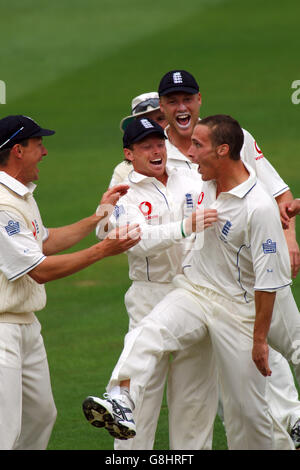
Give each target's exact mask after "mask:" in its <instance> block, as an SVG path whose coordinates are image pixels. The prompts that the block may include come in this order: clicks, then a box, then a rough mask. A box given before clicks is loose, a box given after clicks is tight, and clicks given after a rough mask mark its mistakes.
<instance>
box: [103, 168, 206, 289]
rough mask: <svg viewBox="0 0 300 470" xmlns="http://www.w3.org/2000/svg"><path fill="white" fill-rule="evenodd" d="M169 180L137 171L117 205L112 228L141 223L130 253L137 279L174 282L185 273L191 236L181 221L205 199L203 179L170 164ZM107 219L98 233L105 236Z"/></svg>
mask: <svg viewBox="0 0 300 470" xmlns="http://www.w3.org/2000/svg"><path fill="white" fill-rule="evenodd" d="M167 172H168V175H169V177H168V182H167V185H166V186H165V185H163V184H162V183H161V182H159V181H158V180H157V179H156V178H152V177H147V176H144V175H141V174H139V173H137V172H135V171H132V172H131V173H130V174H129V178H128V184H129V185H130V189H129V190H128V193H127V194H126V195H125V196H123V197H122V198H121V199H120V200H119V202H118V204H117V205H116V207H115V210H114V213H113V215H112V216H111V217H110V224H109V230H111V229H112V228H113V227H115V226H117V225H118V226H122V225H126V224H127V223H130V224H132V223H138V224H139V225H140V228H141V230H142V235H141V237H142V239H141V241H140V242H139V243H138V244H137V245H136V246H134V247H133V248H131V249H130V250H129V251H128V252H127V254H128V262H129V277H130V279H131V280H133V281H153V282H171V281H172V279H173V277H174V276H175V275H176V274H178V273H180V272H182V268H181V266H182V257H183V255H184V254H185V253H186V252H185V249H188V248H187V246H188V241H189V239H188V238H187V239H183V236H182V232H181V221H182V220H183V218H185V217H188V216H189V215H190V214H191V213H192V212H193V211H194V210H195V208H196V206H197V204H198V200H199V198H200V200H201V192H202V179H201V178H199V176H200V175H199V174H198V173H196V172H194V171H190V170H189V169H187V170H186V169H184V168H180V169H178V168H172V169H170V168H169V167H167ZM104 226H105V222H104V221H102V222H101V223H99V224H98V226H97V229H96V235H97V237H98V238H100V239H102V238H104V236H105V235H106V233H104V232H103V231H102V229H103V227H104Z"/></svg>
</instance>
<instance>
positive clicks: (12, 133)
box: [0, 114, 55, 150]
mask: <svg viewBox="0 0 300 470" xmlns="http://www.w3.org/2000/svg"><path fill="white" fill-rule="evenodd" d="M53 134H55V131H51V130H50V129H43V128H42V127H40V126H39V125H38V124H37V123H36V122H35V121H34V120H33V119H31V118H30V117H28V116H23V115H22V114H18V115H15V116H13V115H11V116H7V117H5V118H3V119H0V150H4V149H8V148H12V147H13V146H14V145H15V144H17V143H19V142H22V140H26V139H29V138H32V137H42V136H46V135H53Z"/></svg>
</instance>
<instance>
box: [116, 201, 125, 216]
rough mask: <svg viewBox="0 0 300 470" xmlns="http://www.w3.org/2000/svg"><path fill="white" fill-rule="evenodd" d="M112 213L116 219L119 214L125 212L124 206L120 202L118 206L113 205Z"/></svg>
mask: <svg viewBox="0 0 300 470" xmlns="http://www.w3.org/2000/svg"><path fill="white" fill-rule="evenodd" d="M113 214H114V216H115V218H116V219H118V218H119V217H120V215H122V214H125V209H124V206H123V205H122V204H121V205H120V206H115V208H114V212H113Z"/></svg>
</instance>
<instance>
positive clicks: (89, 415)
mask: <svg viewBox="0 0 300 470" xmlns="http://www.w3.org/2000/svg"><path fill="white" fill-rule="evenodd" d="M103 396H104V398H105V399H104V400H103V399H101V398H98V397H87V398H86V399H85V400H84V402H83V403H82V409H83V413H84V415H85V417H86V419H87V420H88V421H89V422H90V423H91V424H92V425H93V426H96V427H97V428H103V427H105V429H107V431H108V432H109V434H110V435H111V436H113V437H114V438H115V439H121V440H125V439H131V438H133V437H134V436H135V435H136V426H135V422H134V420H133V418H132V409H131V408H130V405H129V400H128V399H127V397H126V396H124V395H118V396H117V397H114V398H111V396H110V395H109V394H108V393H105V394H104V395H103Z"/></svg>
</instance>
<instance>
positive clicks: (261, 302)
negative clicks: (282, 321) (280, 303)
mask: <svg viewBox="0 0 300 470" xmlns="http://www.w3.org/2000/svg"><path fill="white" fill-rule="evenodd" d="M275 297H276V292H265V291H256V292H255V311H256V316H255V323H254V331H253V342H257V341H266V340H267V336H268V332H269V329H270V324H271V320H272V313H273V308H274V302H275Z"/></svg>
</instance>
